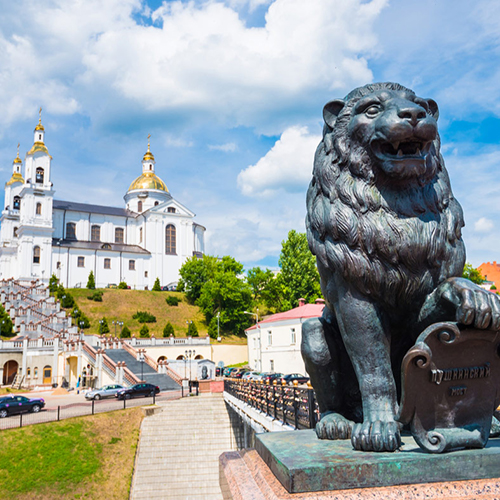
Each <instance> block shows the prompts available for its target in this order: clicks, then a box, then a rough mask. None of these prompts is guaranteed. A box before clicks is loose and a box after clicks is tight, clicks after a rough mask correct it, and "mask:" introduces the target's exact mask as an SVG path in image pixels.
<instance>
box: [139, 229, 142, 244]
mask: <svg viewBox="0 0 500 500" xmlns="http://www.w3.org/2000/svg"><path fill="white" fill-rule="evenodd" d="M139 243H142V227H140V228H139Z"/></svg>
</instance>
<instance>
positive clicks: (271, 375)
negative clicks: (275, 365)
mask: <svg viewBox="0 0 500 500" xmlns="http://www.w3.org/2000/svg"><path fill="white" fill-rule="evenodd" d="M282 377H283V374H282V373H267V374H266V376H265V378H264V382H268V383H269V384H272V383H273V382H274V381H275V380H276V383H281V379H282Z"/></svg>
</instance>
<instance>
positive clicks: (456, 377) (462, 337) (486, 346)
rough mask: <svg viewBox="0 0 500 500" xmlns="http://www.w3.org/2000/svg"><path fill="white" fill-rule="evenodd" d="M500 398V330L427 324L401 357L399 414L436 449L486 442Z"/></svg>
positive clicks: (478, 445) (430, 448)
mask: <svg viewBox="0 0 500 500" xmlns="http://www.w3.org/2000/svg"><path fill="white" fill-rule="evenodd" d="M499 404H500V332H493V331H488V330H475V329H469V328H467V329H460V328H459V327H458V326H457V325H456V324H455V323H436V324H434V325H431V326H430V327H429V328H427V329H426V330H425V331H424V332H423V333H422V334H421V335H420V336H419V337H418V339H417V342H416V344H415V345H414V346H413V347H412V348H411V349H410V350H409V351H408V353H407V354H406V356H405V357H404V359H403V363H402V398H401V407H400V414H399V416H398V420H399V421H400V422H402V423H404V424H410V428H411V432H412V434H413V437H414V438H415V441H416V442H417V443H418V445H419V446H420V447H421V448H422V449H424V450H426V451H428V452H431V453H442V452H444V451H448V450H452V449H456V448H483V447H484V446H485V445H486V443H487V441H488V437H489V433H490V427H491V421H492V417H493V412H494V411H495V409H496V408H497V406H498V405H499Z"/></svg>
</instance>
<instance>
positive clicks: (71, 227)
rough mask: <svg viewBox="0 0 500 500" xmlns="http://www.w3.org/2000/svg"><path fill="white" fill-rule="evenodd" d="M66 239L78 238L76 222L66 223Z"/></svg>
mask: <svg viewBox="0 0 500 500" xmlns="http://www.w3.org/2000/svg"><path fill="white" fill-rule="evenodd" d="M66 239H67V240H76V224H75V223H74V222H67V223H66Z"/></svg>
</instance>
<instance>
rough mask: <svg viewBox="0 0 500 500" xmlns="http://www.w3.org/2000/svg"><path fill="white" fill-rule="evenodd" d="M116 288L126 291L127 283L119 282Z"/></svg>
mask: <svg viewBox="0 0 500 500" xmlns="http://www.w3.org/2000/svg"><path fill="white" fill-rule="evenodd" d="M118 288H119V289H120V290H127V289H128V285H127V283H125V281H120V283H118Z"/></svg>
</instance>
